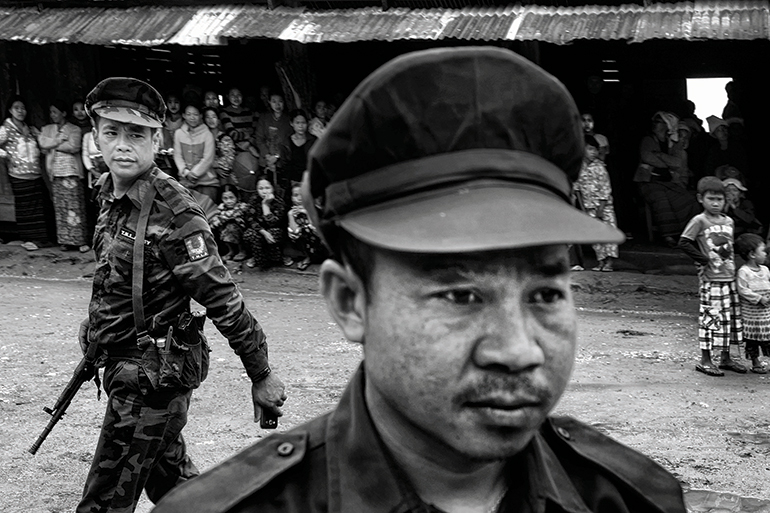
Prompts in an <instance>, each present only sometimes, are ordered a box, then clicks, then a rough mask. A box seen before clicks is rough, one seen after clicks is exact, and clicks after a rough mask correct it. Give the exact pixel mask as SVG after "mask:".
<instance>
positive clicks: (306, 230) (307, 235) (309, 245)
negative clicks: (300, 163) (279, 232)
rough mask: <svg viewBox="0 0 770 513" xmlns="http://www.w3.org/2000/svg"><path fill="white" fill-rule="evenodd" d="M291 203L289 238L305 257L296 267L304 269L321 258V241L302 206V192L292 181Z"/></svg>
mask: <svg viewBox="0 0 770 513" xmlns="http://www.w3.org/2000/svg"><path fill="white" fill-rule="evenodd" d="M291 203H292V207H291V208H290V209H289V215H288V217H289V227H288V232H289V240H291V241H292V243H294V245H295V246H297V248H298V249H299V250H300V251H301V252H302V254H303V256H304V257H305V258H304V259H302V261H301V262H300V263H299V264H297V269H299V270H300V271H304V270H305V269H307V268H308V266H309V265H310V262H311V261H313V260H318V259H320V258H321V255H322V253H323V243H322V242H321V238H320V237H319V236H318V233H317V232H316V230H315V227H314V226H313V225H312V224H310V218H309V217H308V215H307V211H306V210H305V207H303V206H302V192H301V187H300V185H299V184H298V183H296V182H295V183H293V184H292V188H291Z"/></svg>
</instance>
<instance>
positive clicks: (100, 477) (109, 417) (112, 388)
mask: <svg viewBox="0 0 770 513" xmlns="http://www.w3.org/2000/svg"><path fill="white" fill-rule="evenodd" d="M104 390H105V392H107V394H108V396H109V397H108V403H107V412H106V413H105V415H104V424H103V425H102V431H101V434H100V436H99V442H98V444H97V446H96V452H95V454H94V460H93V463H92V464H91V470H90V471H89V472H88V478H87V480H86V485H85V489H84V491H83V498H82V500H81V502H80V504H79V505H78V507H77V510H76V512H77V513H107V512H109V513H132V512H133V511H134V510H135V509H136V503H137V502H138V500H139V497H140V496H141V494H142V489H144V490H146V491H147V496H148V497H149V498H150V500H151V501H152V502H153V503H156V502H158V501H159V500H160V498H161V497H163V495H165V494H166V493H167V492H169V491H170V490H171V489H172V488H173V487H174V486H176V485H178V484H181V483H183V482H184V481H186V480H188V479H190V478H192V477H195V476H197V475H198V474H199V472H198V469H197V468H196V467H195V465H193V463H192V461H191V460H190V458H189V456H188V455H187V450H186V447H185V443H184V439H183V438H182V433H181V432H182V428H183V427H184V426H185V424H186V423H187V410H188V408H189V406H190V396H191V395H192V392H191V390H189V389H178V390H162V391H154V390H153V389H152V386H151V385H150V381H149V379H148V378H147V376H146V375H145V373H144V371H143V370H142V369H141V366H140V364H139V363H138V362H135V361H132V360H108V362H107V367H106V368H105V371H104Z"/></svg>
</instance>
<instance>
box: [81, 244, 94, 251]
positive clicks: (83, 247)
mask: <svg viewBox="0 0 770 513" xmlns="http://www.w3.org/2000/svg"><path fill="white" fill-rule="evenodd" d="M78 251H80V252H81V253H88V252H89V251H91V246H89V245H88V244H83V245H82V246H80V247H79V248H78Z"/></svg>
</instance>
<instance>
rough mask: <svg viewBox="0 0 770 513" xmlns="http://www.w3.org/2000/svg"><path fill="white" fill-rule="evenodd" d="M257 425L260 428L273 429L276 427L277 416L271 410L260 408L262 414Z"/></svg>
mask: <svg viewBox="0 0 770 513" xmlns="http://www.w3.org/2000/svg"><path fill="white" fill-rule="evenodd" d="M259 427H261V428H262V429H275V428H277V427H278V416H277V415H276V414H275V412H274V411H273V410H268V409H267V408H262V416H261V417H260V418H259Z"/></svg>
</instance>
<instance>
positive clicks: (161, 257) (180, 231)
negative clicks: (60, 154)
mask: <svg viewBox="0 0 770 513" xmlns="http://www.w3.org/2000/svg"><path fill="white" fill-rule="evenodd" d="M159 173H161V171H160V170H159V169H157V168H154V169H150V170H149V171H148V172H147V173H146V174H145V175H144V176H141V177H140V178H138V179H137V180H136V182H134V184H133V185H132V186H131V188H130V189H129V190H128V191H127V192H126V194H125V195H124V196H123V197H122V198H119V199H118V198H115V196H114V195H113V183H112V177H111V176H110V175H109V173H105V175H103V180H100V182H103V183H102V186H101V190H100V192H99V196H98V198H99V204H100V205H101V210H100V213H99V219H98V221H97V224H96V229H95V233H94V252H95V254H96V269H95V271H94V282H93V292H92V295H91V303H90V305H89V309H88V313H89V332H88V340H89V343H91V344H93V343H97V344H99V347H100V349H101V350H103V351H105V352H106V353H107V354H108V355H109V353H110V351H114V352H115V353H119V352H121V350H126V349H132V348H136V338H137V337H136V328H135V326H134V316H133V311H132V302H131V298H132V296H131V285H132V284H131V276H132V274H133V273H132V261H133V243H134V239H135V238H136V225H137V221H138V218H139V211H140V208H141V202H142V201H143V198H144V197H145V193H146V191H147V190H148V189H149V188H150V187H155V189H156V190H157V193H156V195H155V200H154V204H153V205H152V208H151V210H150V217H149V220H148V222H147V232H146V236H145V252H144V281H143V294H142V296H143V300H144V311H145V320H146V325H147V330H148V332H149V334H150V336H152V337H160V336H163V335H164V334H165V333H166V331H167V330H168V326H169V324H172V323H175V322H176V320H177V318H178V317H179V315H180V314H181V313H182V312H188V311H189V310H190V298H193V299H195V301H197V302H198V303H200V304H201V305H203V306H205V307H206V315H207V317H208V318H209V319H211V320H212V322H213V323H214V325H215V326H216V327H217V329H218V330H219V331H220V332H221V333H222V335H224V336H225V338H227V340H228V341H229V343H230V346H231V347H232V348H233V349H234V350H235V352H236V353H237V354H238V355H239V356H240V357H241V360H242V361H243V363H244V367H246V371H247V372H248V374H249V377H251V378H252V380H254V381H256V380H258V379H259V378H260V377H264V375H266V373H267V372H269V370H267V369H268V362H267V343H266V340H265V335H264V333H263V331H262V327H261V326H260V325H259V323H258V322H257V320H256V319H255V318H254V316H252V315H251V313H250V312H249V310H248V309H247V308H246V305H245V304H244V300H243V296H242V295H241V293H240V291H239V290H238V288H237V287H236V285H235V284H234V283H233V281H232V280H231V277H230V273H229V272H228V270H227V268H226V267H225V266H224V264H223V263H222V260H221V259H220V257H219V253H218V252H217V245H216V241H215V240H214V236H213V235H212V233H211V229H210V228H209V225H208V223H207V221H206V217H205V215H204V213H203V211H202V210H201V208H200V206H199V205H198V203H197V202H196V201H195V200H194V199H193V197H192V196H191V195H190V193H189V191H187V189H185V188H184V187H182V186H181V185H180V184H179V183H178V182H177V181H176V180H174V179H173V178H167V177H166V176H165V175H160V176H159Z"/></svg>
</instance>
